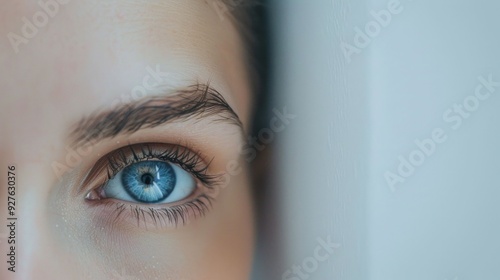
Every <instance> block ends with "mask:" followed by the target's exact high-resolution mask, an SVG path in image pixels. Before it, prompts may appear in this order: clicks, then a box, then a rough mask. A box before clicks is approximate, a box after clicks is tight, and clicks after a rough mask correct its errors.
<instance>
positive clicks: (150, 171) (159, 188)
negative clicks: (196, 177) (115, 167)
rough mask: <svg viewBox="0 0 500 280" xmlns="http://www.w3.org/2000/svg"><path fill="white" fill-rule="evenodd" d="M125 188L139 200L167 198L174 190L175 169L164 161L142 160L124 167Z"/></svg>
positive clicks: (149, 200) (123, 179) (154, 200)
mask: <svg viewBox="0 0 500 280" xmlns="http://www.w3.org/2000/svg"><path fill="white" fill-rule="evenodd" d="M121 180H122V184H123V188H124V189H125V191H127V193H128V194H129V195H130V196H131V197H133V198H134V199H136V200H137V201H139V202H143V203H154V202H159V201H162V200H164V199H165V198H167V197H168V196H169V195H170V193H172V191H173V190H174V187H175V183H176V176H175V171H174V169H173V168H172V166H171V165H170V164H169V163H167V162H163V161H141V162H138V163H134V164H132V165H129V166H127V167H125V168H124V169H123V173H122V177H121Z"/></svg>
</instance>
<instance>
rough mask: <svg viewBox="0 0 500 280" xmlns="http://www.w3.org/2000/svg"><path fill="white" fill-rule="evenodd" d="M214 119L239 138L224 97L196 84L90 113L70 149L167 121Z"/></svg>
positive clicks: (236, 119) (238, 123)
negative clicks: (174, 91)
mask: <svg viewBox="0 0 500 280" xmlns="http://www.w3.org/2000/svg"><path fill="white" fill-rule="evenodd" d="M214 116H215V117H218V119H216V120H218V121H223V122H226V123H229V124H232V125H236V126H237V127H239V130H240V131H241V136H242V137H243V134H244V129H243V125H242V122H241V120H240V118H239V117H238V115H237V114H236V112H235V111H234V110H233V109H232V108H231V106H229V104H228V103H227V102H226V100H225V99H224V97H223V96H222V95H221V94H220V93H219V92H218V91H217V90H215V89H213V88H212V87H210V85H209V84H196V85H193V86H190V87H188V88H187V89H184V90H180V91H178V92H177V94H175V95H173V96H168V97H153V98H147V99H144V100H139V101H138V102H132V103H130V104H127V105H124V106H120V107H118V108H116V109H114V110H111V111H105V112H97V113H94V114H91V115H90V116H89V117H86V118H83V119H82V120H80V121H79V122H78V123H77V125H76V127H75V128H74V129H73V131H72V132H71V134H70V137H71V138H72V141H71V142H72V146H74V147H76V146H84V145H85V144H88V143H92V142H96V141H99V140H102V139H105V138H112V137H115V136H117V135H119V134H123V133H133V132H136V131H138V130H140V129H142V128H152V127H156V126H159V125H162V124H164V123H167V122H171V121H172V122H173V121H178V120H183V119H188V118H192V117H197V118H199V119H202V118H207V117H214Z"/></svg>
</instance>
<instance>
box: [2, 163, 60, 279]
mask: <svg viewBox="0 0 500 280" xmlns="http://www.w3.org/2000/svg"><path fill="white" fill-rule="evenodd" d="M46 172H47V171H46V169H44V168H42V167H41V165H40V164H36V163H30V162H25V161H23V162H20V163H17V164H16V165H15V172H13V173H15V177H16V184H15V185H16V188H15V195H13V196H10V197H13V199H15V200H13V201H15V206H14V209H12V210H13V211H12V212H11V211H8V213H7V215H8V217H11V218H12V220H9V225H10V228H8V230H9V231H10V232H9V236H14V237H13V239H14V241H13V242H12V244H9V247H8V248H7V250H9V252H11V253H12V255H14V257H13V258H11V257H9V258H10V259H12V260H13V262H12V263H10V264H9V263H8V264H7V265H8V266H9V267H14V270H15V271H16V272H15V273H13V272H12V271H8V272H10V273H9V274H7V275H6V276H7V277H2V279H22V280H24V279H51V277H50V271H56V270H54V264H55V262H56V261H57V258H58V254H57V252H55V251H54V250H55V247H54V246H52V244H53V242H54V237H53V236H51V234H50V231H49V228H48V226H49V223H48V222H49V220H50V219H49V217H48V211H47V206H48V205H47V203H48V199H47V198H48V195H47V194H48V192H49V189H50V182H49V178H50V176H49V175H50V174H46ZM11 214H12V215H11ZM11 245H12V246H13V247H12V248H10V246H11ZM11 249H13V250H11ZM4 271H5V270H4ZM2 276H3V275H2ZM52 279H53V277H52Z"/></svg>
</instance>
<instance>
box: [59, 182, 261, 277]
mask: <svg viewBox="0 0 500 280" xmlns="http://www.w3.org/2000/svg"><path fill="white" fill-rule="evenodd" d="M54 195H55V196H57V197H61V196H67V195H68V194H62V193H59V194H54ZM73 199H74V198H73ZM73 202H74V201H73ZM55 204H59V206H57V207H54V208H52V210H51V211H50V212H54V213H56V212H57V213H64V215H63V219H64V221H63V220H61V219H60V218H59V217H61V216H60V215H57V217H58V218H57V219H58V221H53V223H57V224H59V225H60V227H59V228H58V229H57V231H55V232H53V234H54V236H57V239H58V240H59V241H58V243H59V244H67V245H68V247H67V248H71V251H72V252H73V255H77V258H78V259H79V260H80V261H79V263H80V265H79V269H82V270H84V269H85V267H92V270H90V271H85V273H87V274H86V275H88V274H89V273H90V274H91V275H92V276H93V279H114V278H113V277H115V278H116V275H115V274H117V275H123V274H124V275H128V276H130V277H135V278H138V279H222V280H224V279H228V280H233V279H247V278H248V275H249V273H250V264H251V258H252V252H253V215H252V203H251V197H250V195H249V184H248V179H247V177H246V175H245V174H242V175H240V176H237V177H232V178H231V181H230V183H229V184H228V185H227V186H226V187H225V188H222V189H220V190H219V192H218V194H216V195H215V200H214V207H213V209H212V210H211V211H209V212H208V213H207V214H206V216H205V217H201V218H198V219H196V220H193V221H192V222H190V223H188V224H187V225H184V226H179V227H178V228H168V229H166V228H153V227H152V228H147V229H145V228H139V227H134V226H130V227H128V228H124V227H117V226H114V225H113V223H112V221H111V220H110V222H108V224H97V223H96V222H95V221H97V220H102V219H96V217H95V216H96V215H99V213H95V212H89V211H87V210H85V207H80V208H79V207H75V206H72V205H77V204H78V203H60V202H59V203H58V202H55ZM68 209H71V210H68ZM68 236H72V237H71V240H68ZM81 275H83V274H81Z"/></svg>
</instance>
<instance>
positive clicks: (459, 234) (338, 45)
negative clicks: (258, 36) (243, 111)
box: [254, 0, 500, 280]
mask: <svg viewBox="0 0 500 280" xmlns="http://www.w3.org/2000/svg"><path fill="white" fill-rule="evenodd" d="M498 11H500V2H499V1H494V0H479V1H466V0H459V1H451V0H443V1H430V0H414V1H412V0H401V1H394V0H383V1H382V0H373V1H365V0H356V1H349V0H314V1H302V0H291V1H281V0H274V1H270V9H269V21H270V26H271V29H270V38H272V39H271V40H272V41H271V43H272V44H271V45H272V49H271V53H270V58H271V60H270V62H271V68H270V69H271V70H270V77H271V83H270V86H269V88H270V91H271V93H272V96H273V98H272V101H271V102H270V106H269V107H270V117H272V116H273V111H272V110H273V109H276V110H279V111H283V108H285V107H286V110H287V113H289V114H293V115H294V118H293V119H291V120H290V123H289V124H288V125H287V126H286V128H285V129H284V130H283V131H280V132H279V133H278V132H277V133H276V135H275V136H276V137H275V139H274V141H273V142H272V150H273V153H272V157H271V163H270V164H269V166H270V171H269V173H270V174H272V176H271V178H270V179H269V181H268V182H267V183H266V185H265V186H263V187H262V192H261V194H260V198H261V199H259V200H258V201H259V202H258V204H257V207H258V208H259V211H260V213H261V214H260V215H261V217H260V221H261V222H260V226H261V235H260V240H259V248H258V256H257V258H256V264H255V272H254V279H290V280H297V279H343V280H344V279H345V280H358V279H360V280H361V279H369V280H396V279H405V280H414V279H415V280H417V279H419V280H421V279H429V280H434V279H435V280H464V279H500V265H499V264H500V241H499V236H500V226H499V224H500V215H499V212H500V203H499V202H500V188H499V186H500V184H499V177H498V176H497V175H498V174H499V172H498V168H499V166H500V165H499V159H500V149H499V147H498V143H500V133H498V130H499V124H500V122H499V121H500V111H499V110H498V108H500V107H499V105H500V84H499V82H500V52H499V50H500V36H499V35H498V32H499V30H500V29H499V27H500V18H499V17H498ZM497 81H498V82H497Z"/></svg>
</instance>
